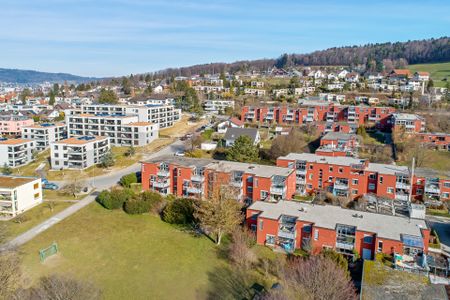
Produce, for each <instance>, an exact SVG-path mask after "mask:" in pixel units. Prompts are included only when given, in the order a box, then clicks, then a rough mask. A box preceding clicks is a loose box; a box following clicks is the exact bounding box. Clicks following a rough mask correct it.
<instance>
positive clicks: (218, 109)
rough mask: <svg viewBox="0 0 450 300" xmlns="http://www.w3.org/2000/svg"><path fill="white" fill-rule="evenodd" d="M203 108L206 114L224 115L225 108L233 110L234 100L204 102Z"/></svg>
mask: <svg viewBox="0 0 450 300" xmlns="http://www.w3.org/2000/svg"><path fill="white" fill-rule="evenodd" d="M203 108H204V110H205V112H207V113H216V114H217V113H222V114H224V113H225V110H226V109H227V108H231V109H234V100H206V101H205V102H203Z"/></svg>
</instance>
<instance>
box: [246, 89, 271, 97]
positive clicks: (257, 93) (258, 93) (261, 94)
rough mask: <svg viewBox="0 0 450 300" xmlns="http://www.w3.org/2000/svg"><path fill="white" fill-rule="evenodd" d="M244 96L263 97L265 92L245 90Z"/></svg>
mask: <svg viewBox="0 0 450 300" xmlns="http://www.w3.org/2000/svg"><path fill="white" fill-rule="evenodd" d="M244 94H245V95H253V96H265V95H266V90H262V89H251V88H245V89H244Z"/></svg>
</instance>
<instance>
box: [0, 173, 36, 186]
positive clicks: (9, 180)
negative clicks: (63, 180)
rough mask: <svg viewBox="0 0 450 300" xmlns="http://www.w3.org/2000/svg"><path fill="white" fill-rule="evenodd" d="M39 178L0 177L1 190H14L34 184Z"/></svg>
mask: <svg viewBox="0 0 450 300" xmlns="http://www.w3.org/2000/svg"><path fill="white" fill-rule="evenodd" d="M37 179H39V178H37V177H22V176H3V175H2V176H0V188H7V189H13V188H16V187H18V186H21V185H24V184H26V183H29V182H33V181H35V180H37Z"/></svg>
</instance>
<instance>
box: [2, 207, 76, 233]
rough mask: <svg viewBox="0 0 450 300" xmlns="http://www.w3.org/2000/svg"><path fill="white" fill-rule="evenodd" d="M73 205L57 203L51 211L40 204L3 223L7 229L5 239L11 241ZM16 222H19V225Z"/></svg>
mask: <svg viewBox="0 0 450 300" xmlns="http://www.w3.org/2000/svg"><path fill="white" fill-rule="evenodd" d="M72 204H73V203H67V202H57V203H54V204H53V210H52V209H51V207H50V206H49V205H48V203H45V202H44V203H42V204H40V205H38V206H36V207H33V208H32V209H30V210H29V211H27V212H25V213H23V214H22V215H21V216H20V217H18V218H16V219H13V220H10V221H7V222H4V223H5V224H6V227H7V239H13V238H14V237H16V236H18V235H19V234H21V233H24V232H25V231H27V230H29V229H30V228H32V227H34V226H36V225H38V224H39V223H41V222H43V221H45V220H47V219H48V218H50V217H51V216H53V215H55V214H57V213H58V212H60V211H62V210H63V209H65V208H67V207H69V206H70V205H72ZM18 220H20V221H21V222H20V223H19V222H18Z"/></svg>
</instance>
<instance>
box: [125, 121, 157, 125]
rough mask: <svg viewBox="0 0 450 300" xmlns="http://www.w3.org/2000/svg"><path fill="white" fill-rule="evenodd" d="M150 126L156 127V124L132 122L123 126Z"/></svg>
mask: <svg viewBox="0 0 450 300" xmlns="http://www.w3.org/2000/svg"><path fill="white" fill-rule="evenodd" d="M149 125H154V124H153V123H150V122H131V123H128V124H123V126H149Z"/></svg>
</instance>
